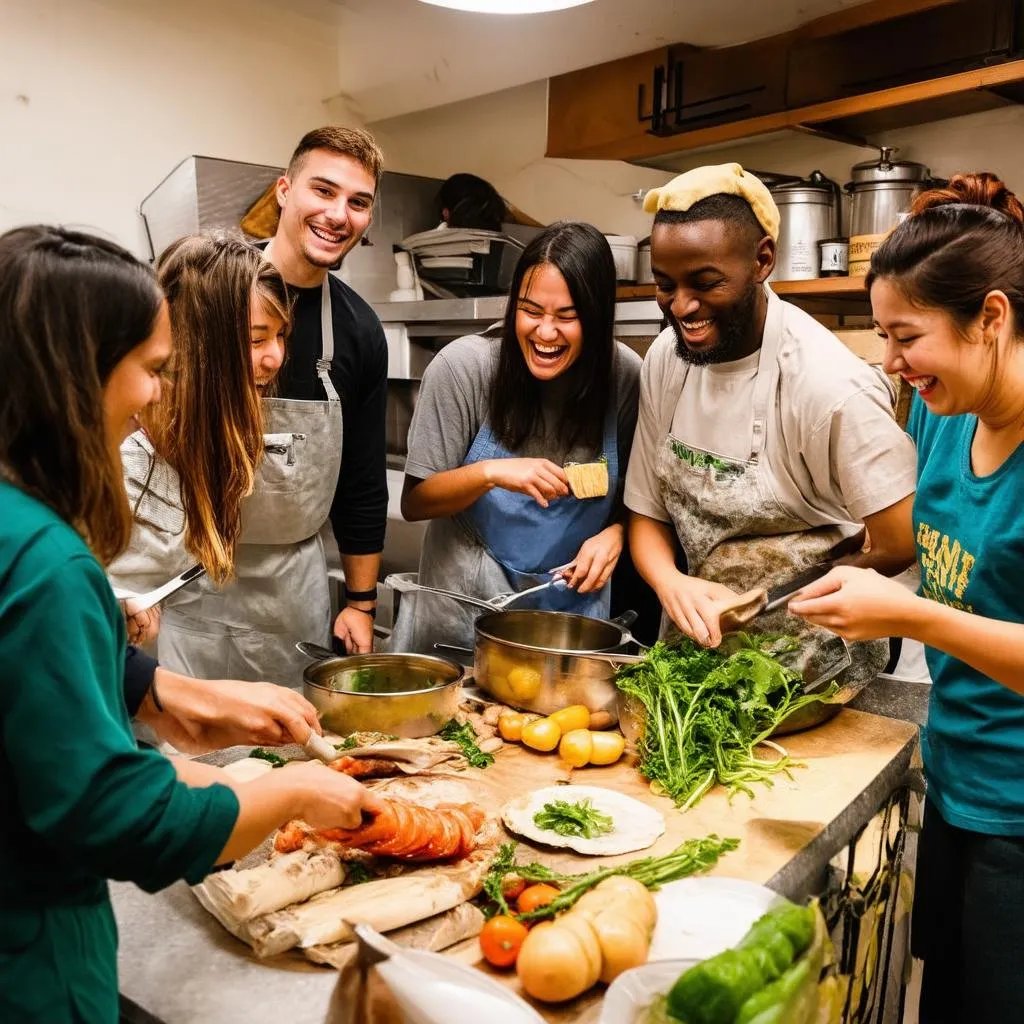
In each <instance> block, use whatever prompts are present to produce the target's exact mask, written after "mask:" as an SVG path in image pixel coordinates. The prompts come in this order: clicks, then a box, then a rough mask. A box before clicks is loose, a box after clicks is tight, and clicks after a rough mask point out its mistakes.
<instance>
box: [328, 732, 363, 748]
mask: <svg viewBox="0 0 1024 1024" xmlns="http://www.w3.org/2000/svg"><path fill="white" fill-rule="evenodd" d="M358 746H359V740H357V739H356V738H355V736H354V735H353V736H346V737H345V739H343V740H342V741H341V743H335V744H334V749H335V750H354V749H355V748H356V747H358Z"/></svg>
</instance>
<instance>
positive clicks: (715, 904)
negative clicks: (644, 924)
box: [648, 878, 779, 961]
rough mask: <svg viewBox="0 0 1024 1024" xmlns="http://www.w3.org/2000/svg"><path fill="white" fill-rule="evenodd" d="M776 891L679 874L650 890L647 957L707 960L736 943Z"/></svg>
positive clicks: (738, 880) (731, 880)
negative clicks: (653, 916) (652, 923)
mask: <svg viewBox="0 0 1024 1024" xmlns="http://www.w3.org/2000/svg"><path fill="white" fill-rule="evenodd" d="M778 898H779V897H778V894H777V893H774V892H772V890H771V889H766V888H765V887H764V886H763V885H756V884H755V883H754V882H745V881H743V879H741V878H682V879H680V880H679V881H678V882H669V883H668V885H666V886H664V887H662V888H661V889H659V890H658V891H657V892H655V894H654V902H655V903H656V904H657V907H658V924H657V926H656V927H655V929H654V938H653V940H652V942H651V952H650V955H649V957H648V960H649V961H655V960H706V959H707V958H708V957H711V956H715V955H716V954H717V953H721V952H722V950H723V949H728V948H729V947H730V946H735V945H736V943H738V942H739V941H740V939H742V938H743V936H744V935H746V934H747V931H748V929H749V928H750V926H751V925H752V924H753V923H754V922H755V921H756V920H757V919H758V918H759V917H760V916H761V915H762V914H763V913H764V912H765V911H766V910H768V908H769V907H770V906H771V905H772V904H773V903H774V902H775V901H776V900H777V899H778Z"/></svg>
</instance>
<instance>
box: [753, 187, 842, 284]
mask: <svg viewBox="0 0 1024 1024" xmlns="http://www.w3.org/2000/svg"><path fill="white" fill-rule="evenodd" d="M765 177H769V176H768V175H766V176H765ZM769 188H770V191H771V194H772V197H773V198H774V199H775V205H776V206H777V207H778V208H779V241H778V244H777V246H776V256H775V269H774V270H773V271H772V273H771V277H770V278H769V280H770V281H807V280H810V279H812V278H815V277H817V276H818V274H819V272H820V269H821V255H820V250H819V248H818V243H819V242H821V241H824V240H825V239H826V238H836V237H838V236H839V235H840V234H841V233H842V230H841V223H840V222H841V214H842V192H841V191H840V189H839V186H838V185H837V184H836V183H835V182H834V181H832V180H831V179H830V178H827V177H825V175H824V174H823V173H822V172H821V171H812V172H811V174H810V175H809V177H807V178H790V179H786V180H781V181H779V182H778V183H777V184H770V185H769Z"/></svg>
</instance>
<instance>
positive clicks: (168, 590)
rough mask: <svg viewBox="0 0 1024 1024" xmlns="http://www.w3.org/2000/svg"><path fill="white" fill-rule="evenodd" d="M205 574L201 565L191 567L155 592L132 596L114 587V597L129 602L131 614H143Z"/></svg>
mask: <svg viewBox="0 0 1024 1024" xmlns="http://www.w3.org/2000/svg"><path fill="white" fill-rule="evenodd" d="M205 574H206V570H205V569H204V568H203V567H202V566H201V565H193V566H191V568H188V569H186V570H185V571H184V572H183V573H180V574H179V575H177V576H175V577H174V579H173V580H168V581H167V582H166V583H164V584H162V585H161V586H159V587H157V588H156V589H155V590H150V591H147V592H146V593H145V594H133V593H132V592H131V591H130V590H124V589H123V588H121V587H114V588H113V591H114V597H116V598H117V599H118V601H131V602H132V611H133V612H144V611H146V610H148V609H149V608H155V607H156V606H157V605H158V604H160V603H161V602H163V601H166V600H167V598H169V597H170V596H171V594H176V593H177V592H178V591H179V590H181V588H182V587H187V586H188V585H189V584H190V583H191V582H192V581H193V580H197V579H199V577H200V576H204V575H205Z"/></svg>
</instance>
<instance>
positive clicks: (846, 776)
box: [452, 709, 917, 1022]
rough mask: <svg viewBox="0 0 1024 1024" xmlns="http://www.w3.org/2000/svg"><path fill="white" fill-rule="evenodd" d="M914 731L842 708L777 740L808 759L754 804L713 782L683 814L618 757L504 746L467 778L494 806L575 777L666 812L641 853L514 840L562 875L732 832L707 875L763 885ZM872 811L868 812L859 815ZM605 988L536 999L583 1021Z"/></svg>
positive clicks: (475, 950) (554, 1013)
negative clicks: (599, 852)
mask: <svg viewBox="0 0 1024 1024" xmlns="http://www.w3.org/2000/svg"><path fill="white" fill-rule="evenodd" d="M916 736H917V727H916V726H915V725H912V724H910V723H908V722H902V721H897V720H894V719H889V718H881V717H879V716H877V715H869V714H865V713H862V712H858V711H851V710H848V709H844V710H843V711H841V712H840V713H839V714H838V715H837V716H836V717H835V718H834V719H832V721H830V722H828V723H827V724H825V725H822V726H819V727H818V728H816V729H811V730H809V731H808V732H804V733H797V734H795V735H792V736H787V737H785V738H784V741H783V746H784V747H785V749H786V750H787V751H788V752H789V754H790V755H791V756H792V757H793V758H794V759H796V760H797V761H800V762H802V763H803V764H804V765H805V767H803V768H796V769H794V770H793V777H792V779H789V778H787V777H786V776H785V775H782V776H777V777H776V779H775V781H774V785H773V786H771V787H770V788H769V787H767V786H763V785H757V786H754V790H755V797H754V799H753V800H751V799H749V798H748V797H746V796H744V795H743V794H739V795H737V796H736V797H734V798H733V801H732V803H731V804H730V802H729V800H728V798H727V796H726V794H725V791H724V790H723V789H722V788H721V787H716V788H715V789H714V790H712V791H711V792H710V793H709V794H708V795H707V796H705V797H704V799H703V800H701V802H700V803H698V804H697V806H696V807H694V808H693V809H692V810H690V811H688V812H687V813H686V814H682V813H680V812H679V811H677V810H676V808H675V806H674V805H673V804H672V802H671V800H668V799H667V798H664V797H656V796H654V795H653V794H652V793H651V791H650V788H649V786H648V784H647V782H646V781H645V780H644V779H643V778H642V777H641V776H640V774H639V772H638V771H637V770H636V768H635V767H634V766H633V765H631V764H629V763H627V762H626V761H625V760H623V761H620V762H619V763H618V764H615V765H612V766H611V767H608V768H585V769H577V770H575V771H569V770H567V769H566V768H565V766H564V765H562V764H560V762H559V759H558V757H557V756H556V755H554V754H547V755H545V754H537V753H534V752H532V751H530V750H528V749H527V748H525V747H522V746H520V745H518V744H506V745H505V747H504V748H503V749H502V750H501V752H500V754H499V755H498V757H497V759H496V761H495V763H494V764H493V765H492V766H491V767H490V768H487V769H486V770H485V771H482V772H476V771H474V775H476V776H477V777H478V778H479V780H480V782H481V783H483V784H484V785H486V786H487V787H488V788H489V789H490V790H491V792H492V793H493V795H494V800H495V806H500V805H501V804H503V803H504V802H505V801H507V800H509V799H511V798H512V797H513V796H517V795H519V794H522V793H524V792H528V791H530V790H533V789H538V788H540V787H542V786H550V785H553V784H555V783H558V782H560V781H565V782H567V783H568V785H569V786H570V787H571V785H572V784H573V783H577V784H580V785H583V784H585V785H588V786H607V787H608V788H609V789H615V790H618V791H620V792H622V793H626V794H628V795H629V796H632V797H635V798H636V799H638V800H642V801H643V802H644V803H646V804H648V805H650V806H652V807H656V808H657V809H658V810H659V811H661V812H662V814H664V816H665V824H666V830H665V834H664V835H663V836H662V837H661V838H660V839H659V840H658V841H657V842H656V843H655V844H654V845H653V846H651V847H650V848H649V849H647V850H644V851H642V852H638V853H631V854H625V855H622V856H617V857H584V856H582V855H580V854H577V853H574V852H572V851H567V850H554V849H549V848H546V847H541V846H536V845H534V844H531V843H528V842H526V841H525V840H520V843H521V845H520V851H519V859H520V860H523V859H533V860H537V861H539V862H541V863H544V864H547V865H549V866H550V867H552V868H555V869H557V870H560V871H564V872H567V873H578V872H585V871H592V870H595V869H596V868H597V867H600V866H601V865H605V864H616V863H621V862H625V861H629V860H633V859H635V858H637V857H643V856H647V855H649V854H651V855H659V854H664V853H668V852H669V851H671V850H673V849H675V847H677V846H678V845H679V844H680V843H682V842H683V841H684V840H686V839H690V838H696V837H701V836H706V835H708V834H710V833H717V834H718V835H719V836H722V837H725V836H734V837H736V838H737V839H739V840H740V846H739V849H737V850H736V851H734V852H733V853H730V854H727V855H726V856H725V857H723V858H722V860H721V861H719V863H718V865H717V867H716V868H715V869H714V871H713V872H712V874H715V875H724V876H729V877H733V878H743V879H747V880H748V881H751V882H757V883H759V884H761V885H764V884H765V883H767V882H768V881H769V880H770V879H771V878H772V877H773V876H774V875H775V874H776V873H777V872H779V871H780V870H781V869H782V868H784V867H785V866H786V864H788V863H789V862H790V861H791V860H792V859H793V858H794V857H795V856H796V855H797V854H798V853H799V852H800V851H801V850H803V849H804V848H805V847H806V846H807V845H808V844H809V843H810V842H811V841H812V840H814V839H815V838H816V837H817V836H819V835H820V834H821V833H822V832H823V831H824V830H825V829H826V828H827V827H828V826H829V825H830V824H831V823H832V822H833V821H835V820H836V819H837V818H838V817H839V816H840V815H841V814H842V813H843V812H844V811H846V810H847V809H848V808H849V807H850V805H851V804H853V803H854V802H855V801H856V800H857V799H858V797H860V796H861V794H862V793H863V792H864V791H865V789H867V788H868V787H869V786H870V784H871V783H872V781H873V780H875V779H876V778H878V776H879V775H880V774H881V773H882V772H884V771H885V770H886V769H887V768H889V766H890V765H891V764H892V763H893V762H894V761H896V760H897V759H899V758H900V756H901V754H904V752H905V751H906V749H907V747H908V745H909V744H913V743H914V742H915V740H916ZM875 809H876V808H875V807H870V808H865V814H871V813H873V812H874V811H875ZM452 955H453V956H456V957H458V959H460V960H461V961H463V962H465V963H472V964H474V965H476V966H478V967H480V969H481V970H485V971H487V972H488V973H491V974H492V975H493V976H494V977H496V978H499V979H501V980H502V981H503V982H505V983H507V984H508V985H509V987H511V988H513V989H514V990H515V991H517V992H519V994H520V995H522V994H523V993H522V991H521V989H520V988H519V984H518V981H517V980H516V977H515V973H514V972H511V973H509V972H498V971H492V969H491V968H490V967H488V965H487V964H486V963H484V962H482V961H481V960H480V953H479V946H478V944H477V942H476V941H475V940H473V941H472V942H470V943H467V944H465V945H464V946H463V947H461V948H459V949H456V950H453V951H452ZM603 991H604V990H603V987H601V986H598V987H597V988H596V989H593V990H591V993H589V994H587V995H585V996H582V997H580V998H579V999H577V1000H575V1001H573V1002H572V1003H569V1004H566V1005H564V1006H561V1007H551V1006H545V1005H543V1004H541V1003H533V1005H534V1006H536V1008H537V1009H538V1010H539V1011H540V1013H541V1014H542V1015H543V1016H544V1017H545V1018H546V1019H547V1020H549V1021H555V1022H569V1021H572V1022H577V1021H590V1020H592V1019H596V1016H597V1013H598V1007H599V1004H600V1000H601V996H602V994H603Z"/></svg>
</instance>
